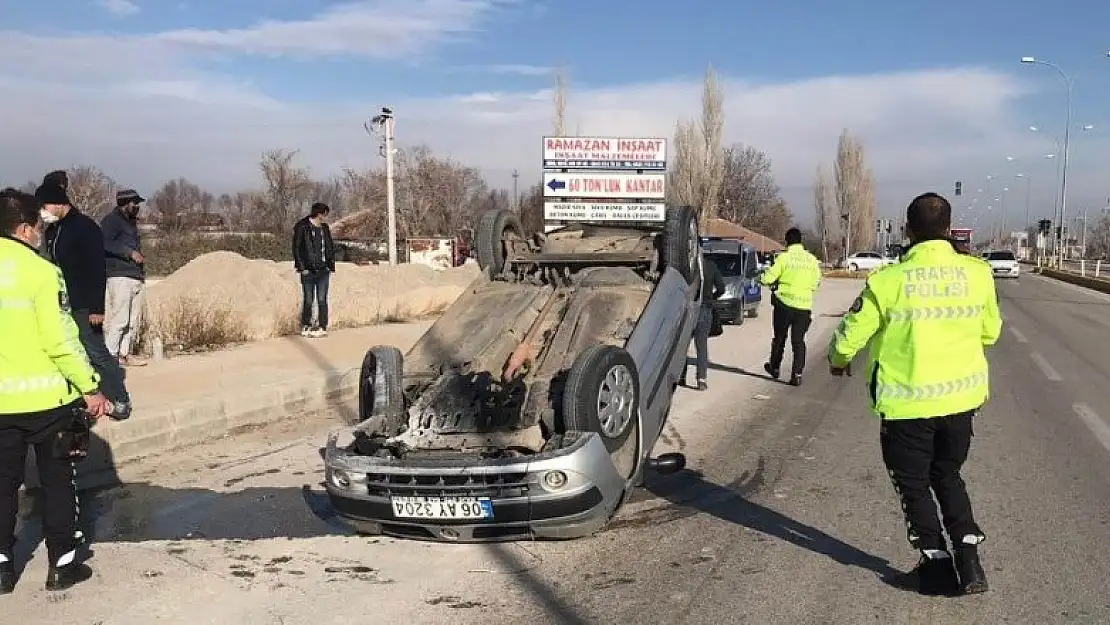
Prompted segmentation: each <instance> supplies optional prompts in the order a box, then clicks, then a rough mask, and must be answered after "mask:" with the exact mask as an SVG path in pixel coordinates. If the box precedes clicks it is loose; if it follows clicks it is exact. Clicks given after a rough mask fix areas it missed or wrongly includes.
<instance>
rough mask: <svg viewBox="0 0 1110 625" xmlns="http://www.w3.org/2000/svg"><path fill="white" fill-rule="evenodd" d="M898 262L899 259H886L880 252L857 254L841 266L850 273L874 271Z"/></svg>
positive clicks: (845, 260)
mask: <svg viewBox="0 0 1110 625" xmlns="http://www.w3.org/2000/svg"><path fill="white" fill-rule="evenodd" d="M896 262H898V260H897V259H895V258H886V257H884V256H883V255H882V254H880V253H878V252H856V253H855V254H852V255H850V256H848V258H845V259H844V261H843V262H842V263H841V265H840V266H841V268H844V269H847V270H848V271H872V270H875V269H879V268H880V267H885V266H887V265H893V264H894V263H896Z"/></svg>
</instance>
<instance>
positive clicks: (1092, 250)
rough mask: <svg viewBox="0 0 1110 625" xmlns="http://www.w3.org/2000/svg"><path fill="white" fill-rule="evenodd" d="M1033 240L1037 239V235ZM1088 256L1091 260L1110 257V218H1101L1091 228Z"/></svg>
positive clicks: (1088, 240)
mask: <svg viewBox="0 0 1110 625" xmlns="http://www.w3.org/2000/svg"><path fill="white" fill-rule="evenodd" d="M1033 238H1034V239H1035V238H1036V234H1035V233H1034V236H1033ZM1087 254H1088V257H1089V258H1106V257H1108V256H1110V217H1106V216H1103V217H1101V218H1099V220H1098V221H1096V222H1095V224H1094V226H1093V227H1092V228H1091V231H1090V233H1089V234H1088V235H1087Z"/></svg>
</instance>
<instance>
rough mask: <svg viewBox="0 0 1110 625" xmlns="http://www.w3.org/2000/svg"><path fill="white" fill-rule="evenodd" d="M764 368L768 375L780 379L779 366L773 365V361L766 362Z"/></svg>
mask: <svg viewBox="0 0 1110 625" xmlns="http://www.w3.org/2000/svg"><path fill="white" fill-rule="evenodd" d="M763 370H764V371H766V372H767V375H769V376H771V377H772V378H774V379H776V380H777V379H779V368H778V367H772V366H771V363H769V362H768V363H764V365H763Z"/></svg>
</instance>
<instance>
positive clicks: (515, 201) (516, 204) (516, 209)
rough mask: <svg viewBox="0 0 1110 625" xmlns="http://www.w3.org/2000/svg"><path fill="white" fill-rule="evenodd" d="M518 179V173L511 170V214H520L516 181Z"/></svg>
mask: <svg viewBox="0 0 1110 625" xmlns="http://www.w3.org/2000/svg"><path fill="white" fill-rule="evenodd" d="M518 178H520V172H519V171H517V170H515V169H514V170H513V212H514V213H519V212H520V195H519V194H518V193H517V179H518Z"/></svg>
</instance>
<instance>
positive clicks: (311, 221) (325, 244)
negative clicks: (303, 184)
mask: <svg viewBox="0 0 1110 625" xmlns="http://www.w3.org/2000/svg"><path fill="white" fill-rule="evenodd" d="M330 212H331V208H330V207H329V206H328V205H327V204H324V203H323V202H316V203H315V204H313V205H312V208H311V210H310V211H309V213H308V216H307V217H303V218H301V220H300V221H298V222H297V224H296V225H295V226H293V267H294V268H295V269H296V270H297V273H298V274H300V276H301V291H302V295H303V297H302V300H301V336H305V337H321V336H327V333H328V284H329V282H330V281H331V274H332V273H333V272H335V244H334V243H333V242H332V238H331V229H330V228H328V224H327V218H328V213H330ZM314 301H315V302H316V323H315V324H313V323H312V303H313V302H314Z"/></svg>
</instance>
